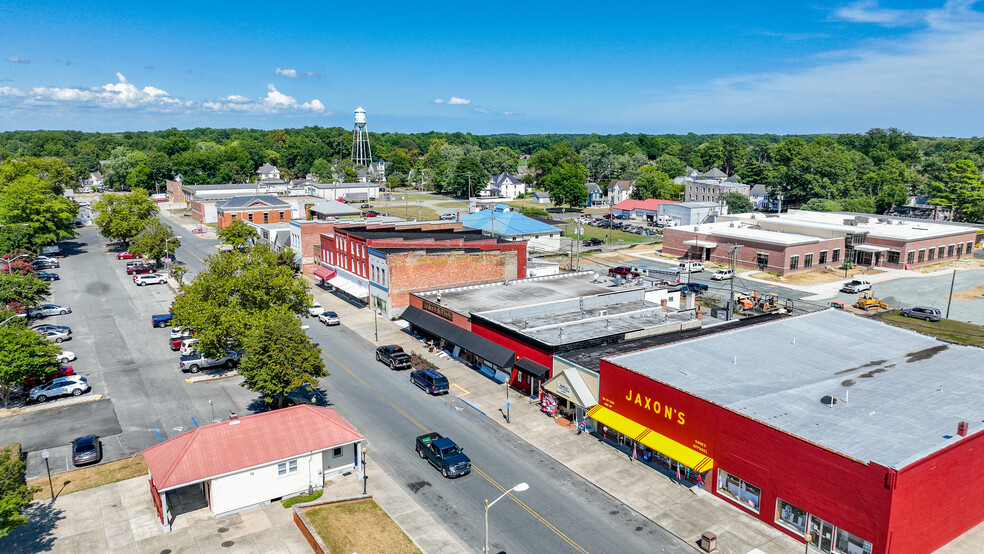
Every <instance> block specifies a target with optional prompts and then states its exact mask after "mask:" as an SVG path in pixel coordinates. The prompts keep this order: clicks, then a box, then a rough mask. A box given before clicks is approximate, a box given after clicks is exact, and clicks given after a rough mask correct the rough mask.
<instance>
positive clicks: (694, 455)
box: [588, 405, 714, 473]
mask: <svg viewBox="0 0 984 554" xmlns="http://www.w3.org/2000/svg"><path fill="white" fill-rule="evenodd" d="M588 417H590V418H591V419H593V420H595V421H597V422H598V423H601V424H602V425H606V426H608V427H609V428H610V429H614V430H615V431H618V432H619V433H622V434H623V435H625V436H627V437H632V438H633V439H635V440H636V441H638V442H641V443H642V444H644V445H646V446H647V447H649V448H651V449H653V450H655V451H657V452H659V453H661V454H663V455H665V456H667V457H669V458H671V459H673V460H676V461H678V462H680V463H681V464H683V465H685V466H687V467H689V468H690V469H693V470H695V471H697V472H699V473H703V472H705V471H707V470H709V469H711V468H712V467H714V460H713V459H712V458H710V457H709V456H707V455H706V454H704V453H702V452H698V451H696V450H694V449H692V448H689V447H686V446H684V445H682V444H680V443H678V442H677V441H675V440H673V439H671V438H669V437H665V436H663V435H661V434H659V433H657V432H656V431H653V430H652V429H650V428H648V427H646V426H645V425H640V424H638V423H636V422H634V421H632V420H631V419H629V418H627V417H625V416H623V415H621V414H617V413H615V412H613V411H611V410H609V409H608V408H605V407H604V406H601V405H598V406H595V407H594V408H591V409H590V410H588Z"/></svg>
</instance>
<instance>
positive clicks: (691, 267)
mask: <svg viewBox="0 0 984 554" xmlns="http://www.w3.org/2000/svg"><path fill="white" fill-rule="evenodd" d="M677 267H678V268H679V269H680V271H688V272H690V273H700V272H701V271H704V264H702V263H700V262H698V261H696V260H687V261H685V262H680V265H679V266H677Z"/></svg>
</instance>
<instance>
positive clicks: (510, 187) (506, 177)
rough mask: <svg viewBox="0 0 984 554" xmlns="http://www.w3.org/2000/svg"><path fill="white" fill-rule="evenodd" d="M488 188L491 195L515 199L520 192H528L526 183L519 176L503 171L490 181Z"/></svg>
mask: <svg viewBox="0 0 984 554" xmlns="http://www.w3.org/2000/svg"><path fill="white" fill-rule="evenodd" d="M486 190H487V191H488V193H489V194H490V195H491V196H498V197H500V198H509V199H514V198H516V197H518V196H519V195H520V194H526V183H524V182H522V181H521V180H520V179H519V177H518V176H516V175H512V174H511V173H507V172H505V171H503V172H502V173H500V174H499V175H497V176H495V177H493V178H492V179H491V180H490V181H489V186H488V188H487V189H486Z"/></svg>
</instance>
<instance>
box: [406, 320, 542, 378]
mask: <svg viewBox="0 0 984 554" xmlns="http://www.w3.org/2000/svg"><path fill="white" fill-rule="evenodd" d="M400 317H401V318H403V319H404V320H406V321H407V322H409V323H410V324H412V325H413V326H414V327H418V328H420V329H422V330H424V331H426V332H427V333H430V334H431V335H434V336H435V337H440V338H442V339H444V340H446V341H448V342H450V343H452V344H456V345H458V346H460V347H461V348H463V349H465V350H467V351H469V352H471V353H472V354H474V355H476V356H478V357H479V358H482V359H483V360H488V361H489V362H491V363H493V364H495V365H497V366H499V367H502V368H510V367H512V365H513V362H514V361H515V359H516V354H515V353H514V352H513V351H512V350H509V349H508V348H506V347H504V346H499V345H498V344H496V343H494V342H492V341H490V340H489V339H487V338H485V337H480V336H478V335H476V334H475V333H472V332H471V331H466V330H465V329H462V328H461V327H458V326H457V325H455V324H454V323H451V322H450V321H447V320H445V319H442V318H440V317H438V316H435V315H431V314H429V313H427V312H425V311H423V310H421V309H420V308H417V307H414V306H410V307H409V308H407V309H405V310H403V313H402V314H401V315H400ZM540 367H543V366H540Z"/></svg>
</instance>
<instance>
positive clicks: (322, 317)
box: [318, 312, 342, 325]
mask: <svg viewBox="0 0 984 554" xmlns="http://www.w3.org/2000/svg"><path fill="white" fill-rule="evenodd" d="M318 321H320V322H321V323H324V324H325V325H341V324H342V321H341V320H340V319H338V314H336V313H335V312H321V313H320V314H319V315H318Z"/></svg>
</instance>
